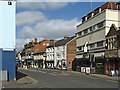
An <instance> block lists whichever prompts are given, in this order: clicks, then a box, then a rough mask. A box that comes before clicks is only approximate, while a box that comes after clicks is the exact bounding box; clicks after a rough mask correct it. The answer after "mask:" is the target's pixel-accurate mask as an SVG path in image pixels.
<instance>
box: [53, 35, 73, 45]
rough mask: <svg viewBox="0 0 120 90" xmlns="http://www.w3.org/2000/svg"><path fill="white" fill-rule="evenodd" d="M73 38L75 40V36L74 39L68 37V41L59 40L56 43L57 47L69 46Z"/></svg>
mask: <svg viewBox="0 0 120 90" xmlns="http://www.w3.org/2000/svg"><path fill="white" fill-rule="evenodd" d="M73 38H75V36H73V37H67V38H66V39H62V40H59V41H57V42H56V43H55V46H62V45H65V44H67V43H68V42H69V41H70V40H72V39H73Z"/></svg>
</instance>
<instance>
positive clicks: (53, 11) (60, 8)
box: [16, 2, 105, 51]
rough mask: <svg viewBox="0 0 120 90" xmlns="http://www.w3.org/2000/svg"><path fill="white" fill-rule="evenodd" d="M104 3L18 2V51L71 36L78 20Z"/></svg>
mask: <svg viewBox="0 0 120 90" xmlns="http://www.w3.org/2000/svg"><path fill="white" fill-rule="evenodd" d="M104 3H105V2H92V3H91V2H17V7H16V8H17V11H16V26H17V28H16V29H17V30H16V37H17V39H16V46H17V51H19V50H21V49H22V48H23V45H24V44H26V43H27V42H29V41H31V40H33V39H34V38H38V40H39V41H40V40H42V39H60V38H63V37H64V36H65V35H67V36H74V35H75V33H76V31H77V30H76V26H77V25H78V24H80V23H81V18H82V17H83V16H85V15H87V14H88V13H89V12H91V11H93V10H94V9H96V8H97V7H99V6H101V5H103V4H104Z"/></svg>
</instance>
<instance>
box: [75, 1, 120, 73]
mask: <svg viewBox="0 0 120 90" xmlns="http://www.w3.org/2000/svg"><path fill="white" fill-rule="evenodd" d="M118 5H119V4H118V3H116V2H108V3H106V4H104V5H102V6H101V7H98V8H97V9H95V10H94V11H93V12H91V13H89V14H88V15H86V16H84V17H83V18H82V23H81V24H80V25H78V26H77V33H76V36H77V45H76V47H77V56H76V58H77V59H82V58H84V59H88V60H85V61H84V62H85V63H84V64H88V65H87V66H89V67H91V68H92V67H96V73H102V74H103V73H105V71H104V70H103V68H104V60H105V59H104V57H105V50H106V48H105V44H106V42H105V36H106V35H107V33H108V32H109V29H110V27H111V25H112V24H115V26H116V27H120V22H119V16H118V15H119V14H120V11H119V10H120V8H118ZM92 63H93V64H92ZM97 66H98V67H97Z"/></svg>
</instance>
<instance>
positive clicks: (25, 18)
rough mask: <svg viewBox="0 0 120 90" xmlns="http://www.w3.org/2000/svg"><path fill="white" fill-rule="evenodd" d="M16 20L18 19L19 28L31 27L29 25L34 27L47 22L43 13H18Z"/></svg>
mask: <svg viewBox="0 0 120 90" xmlns="http://www.w3.org/2000/svg"><path fill="white" fill-rule="evenodd" d="M16 19H17V22H16V23H17V26H21V25H29V24H31V25H32V24H36V23H38V22H42V21H45V20H46V18H45V16H44V15H43V13H42V12H37V11H25V12H20V13H17V15H16Z"/></svg>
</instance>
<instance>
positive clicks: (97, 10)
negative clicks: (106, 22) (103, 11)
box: [94, 8, 99, 16]
mask: <svg viewBox="0 0 120 90" xmlns="http://www.w3.org/2000/svg"><path fill="white" fill-rule="evenodd" d="M98 13H99V8H97V9H96V10H95V11H94V16H95V15H96V14H98Z"/></svg>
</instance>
